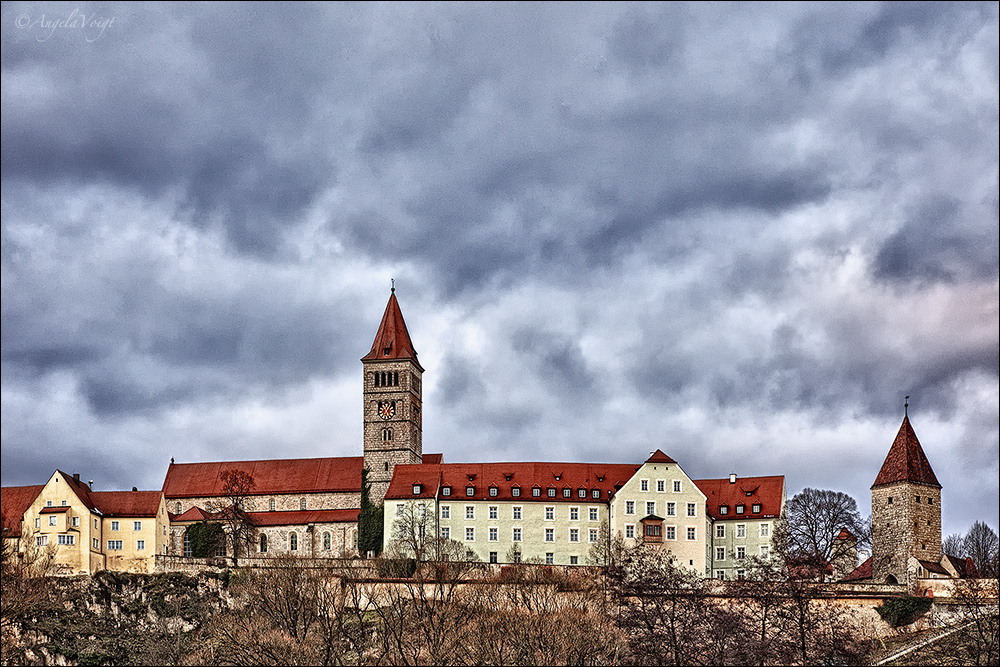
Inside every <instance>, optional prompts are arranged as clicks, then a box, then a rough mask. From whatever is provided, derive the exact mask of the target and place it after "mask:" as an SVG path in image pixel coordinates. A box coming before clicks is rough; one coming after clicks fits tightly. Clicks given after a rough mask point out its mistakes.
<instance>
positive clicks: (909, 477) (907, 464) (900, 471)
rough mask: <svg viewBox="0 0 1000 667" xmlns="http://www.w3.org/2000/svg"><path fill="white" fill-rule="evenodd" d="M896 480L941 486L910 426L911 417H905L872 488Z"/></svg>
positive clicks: (892, 482) (893, 482)
mask: <svg viewBox="0 0 1000 667" xmlns="http://www.w3.org/2000/svg"><path fill="white" fill-rule="evenodd" d="M896 482H916V483H918V484H927V485H929V486H936V487H937V488H939V489H940V488H941V484H940V483H938V480H937V477H935V476H934V470H932V469H931V464H930V462H929V461H928V460H927V457H926V456H925V455H924V450H923V448H922V447H921V446H920V441H919V440H917V434H916V433H914V432H913V427H912V426H910V418H909V417H903V423H902V425H901V426H900V427H899V433H897V434H896V439H895V440H894V441H893V443H892V447H890V448H889V453H888V454H887V455H886V457H885V462H884V463H882V469H881V470H879V471H878V477H876V478H875V483H874V484H872V488H873V489H874V488H875V487H876V486H884V485H886V484H895V483H896Z"/></svg>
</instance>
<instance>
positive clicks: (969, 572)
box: [944, 554, 979, 579]
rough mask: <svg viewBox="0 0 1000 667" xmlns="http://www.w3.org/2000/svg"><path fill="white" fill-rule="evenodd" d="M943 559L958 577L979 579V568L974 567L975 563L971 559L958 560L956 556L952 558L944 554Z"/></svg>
mask: <svg viewBox="0 0 1000 667" xmlns="http://www.w3.org/2000/svg"><path fill="white" fill-rule="evenodd" d="M944 557H945V558H947V559H948V562H950V563H951V566H952V567H953V568H955V571H956V572H958V576H959V577H960V578H962V579H978V578H979V568H978V567H976V561H974V560H972V559H971V558H958V557H957V556H952V555H950V554H945V555H944Z"/></svg>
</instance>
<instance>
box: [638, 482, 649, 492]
mask: <svg viewBox="0 0 1000 667" xmlns="http://www.w3.org/2000/svg"><path fill="white" fill-rule="evenodd" d="M639 490H640V491H649V480H648V479H640V480H639Z"/></svg>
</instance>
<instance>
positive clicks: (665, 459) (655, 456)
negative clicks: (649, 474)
mask: <svg viewBox="0 0 1000 667" xmlns="http://www.w3.org/2000/svg"><path fill="white" fill-rule="evenodd" d="M646 463H677V461H674V460H673V459H672V458H670V457H669V456H667V455H666V454H664V453H663V452H662V451H661V450H659V449H657V450H656V451H655V452H653V453H652V454H650V456H649V458H648V459H646Z"/></svg>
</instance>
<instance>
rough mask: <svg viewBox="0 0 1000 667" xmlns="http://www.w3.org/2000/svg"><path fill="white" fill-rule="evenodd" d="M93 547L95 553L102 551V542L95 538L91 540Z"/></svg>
mask: <svg viewBox="0 0 1000 667" xmlns="http://www.w3.org/2000/svg"><path fill="white" fill-rule="evenodd" d="M91 546H92V547H93V548H94V550H95V551H100V550H101V541H100V540H99V539H97V538H96V537H95V538H93V539H92V540H91Z"/></svg>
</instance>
